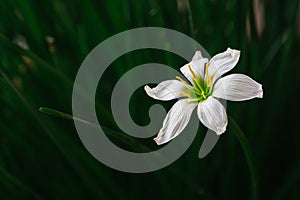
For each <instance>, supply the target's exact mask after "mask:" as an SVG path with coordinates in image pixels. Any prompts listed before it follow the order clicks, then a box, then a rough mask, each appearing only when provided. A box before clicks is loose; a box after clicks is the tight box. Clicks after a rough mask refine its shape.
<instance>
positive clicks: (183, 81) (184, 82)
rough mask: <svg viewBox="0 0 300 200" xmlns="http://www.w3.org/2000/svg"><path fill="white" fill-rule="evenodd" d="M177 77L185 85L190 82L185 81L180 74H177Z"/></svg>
mask: <svg viewBox="0 0 300 200" xmlns="http://www.w3.org/2000/svg"><path fill="white" fill-rule="evenodd" d="M175 78H177V79H178V80H180V81H181V82H182V83H183V84H184V85H187V84H188V83H187V82H186V81H185V80H183V79H182V78H181V77H179V76H176V77H175Z"/></svg>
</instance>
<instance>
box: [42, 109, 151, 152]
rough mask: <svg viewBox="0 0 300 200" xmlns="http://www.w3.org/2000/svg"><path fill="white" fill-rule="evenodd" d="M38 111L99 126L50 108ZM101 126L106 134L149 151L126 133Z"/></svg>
mask: <svg viewBox="0 0 300 200" xmlns="http://www.w3.org/2000/svg"><path fill="white" fill-rule="evenodd" d="M39 111H40V112H41V113H44V114H47V115H51V116H55V117H59V118H63V119H68V120H74V121H79V122H82V123H85V124H87V125H90V126H92V127H98V128H99V125H97V124H94V123H91V122H88V121H86V120H83V119H80V118H78V117H74V116H72V115H70V114H67V113H64V112H61V111H58V110H55V109H52V108H47V107H40V108H39ZM101 128H102V129H103V131H104V132H105V133H106V134H108V135H109V136H112V137H113V138H115V139H118V140H120V141H122V142H124V143H125V144H128V145H132V146H135V147H140V148H141V149H142V150H146V151H149V148H148V147H146V146H144V145H142V144H140V143H138V142H136V141H135V140H134V139H132V138H131V137H129V136H127V135H126V134H121V133H120V132H118V131H116V130H112V129H109V128H107V127H103V126H101Z"/></svg>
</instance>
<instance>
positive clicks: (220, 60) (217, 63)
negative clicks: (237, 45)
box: [208, 48, 240, 83]
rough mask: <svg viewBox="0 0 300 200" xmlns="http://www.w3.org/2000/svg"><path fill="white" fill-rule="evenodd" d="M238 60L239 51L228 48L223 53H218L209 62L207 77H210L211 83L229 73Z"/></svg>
mask: <svg viewBox="0 0 300 200" xmlns="http://www.w3.org/2000/svg"><path fill="white" fill-rule="evenodd" d="M239 58H240V51H238V50H234V49H230V48H228V49H227V50H226V51H225V52H223V53H219V54H217V55H215V56H214V57H212V59H211V60H210V61H209V62H210V65H209V67H208V75H209V76H212V75H214V78H213V80H212V81H213V83H214V81H215V80H216V79H218V78H219V77H221V76H222V75H223V74H225V73H226V72H228V71H230V70H231V69H232V68H234V66H235V65H236V64H237V62H238V61H239Z"/></svg>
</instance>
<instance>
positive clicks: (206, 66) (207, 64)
mask: <svg viewBox="0 0 300 200" xmlns="http://www.w3.org/2000/svg"><path fill="white" fill-rule="evenodd" d="M209 65H210V63H209V62H208V63H205V77H207V75H208V67H209Z"/></svg>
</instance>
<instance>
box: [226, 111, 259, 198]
mask: <svg viewBox="0 0 300 200" xmlns="http://www.w3.org/2000/svg"><path fill="white" fill-rule="evenodd" d="M228 119H229V122H230V123H229V124H230V127H231V130H233V133H234V135H235V136H236V137H237V139H238V141H239V143H240V145H241V146H242V149H243V151H244V154H245V157H246V161H247V165H248V167H249V171H250V178H251V187H252V199H257V175H256V172H255V167H254V162H253V156H252V154H251V151H250V147H249V143H248V140H247V138H246V137H245V134H244V133H243V131H242V130H241V128H240V127H239V125H238V124H237V123H236V122H235V121H234V120H233V119H232V118H231V117H229V116H228Z"/></svg>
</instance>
